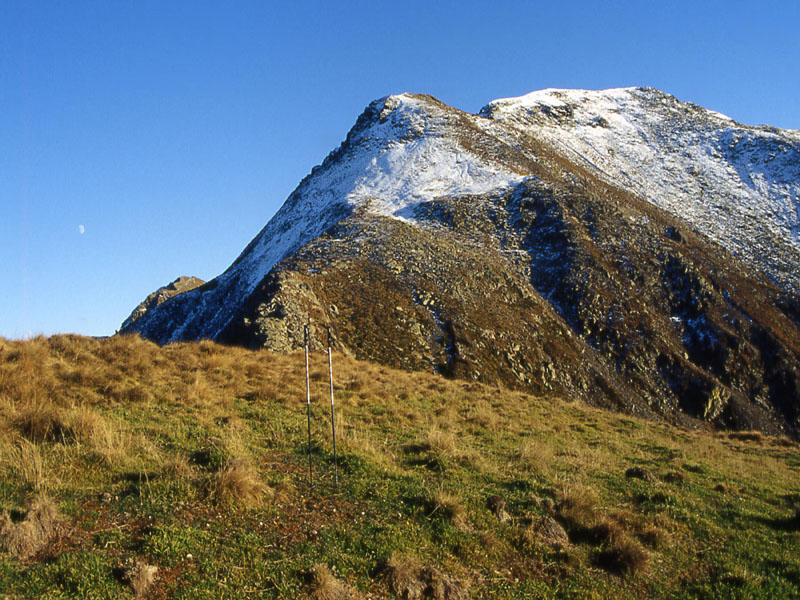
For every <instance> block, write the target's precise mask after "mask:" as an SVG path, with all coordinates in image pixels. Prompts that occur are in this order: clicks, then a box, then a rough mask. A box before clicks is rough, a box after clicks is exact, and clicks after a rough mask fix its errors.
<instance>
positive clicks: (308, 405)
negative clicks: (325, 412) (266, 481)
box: [303, 325, 314, 487]
mask: <svg viewBox="0 0 800 600" xmlns="http://www.w3.org/2000/svg"><path fill="white" fill-rule="evenodd" d="M303 339H304V344H305V348H306V414H307V416H308V481H309V483H310V484H311V487H314V474H313V472H312V470H311V380H310V378H309V376H308V325H303Z"/></svg>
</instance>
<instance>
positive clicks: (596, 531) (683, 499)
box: [0, 336, 800, 599]
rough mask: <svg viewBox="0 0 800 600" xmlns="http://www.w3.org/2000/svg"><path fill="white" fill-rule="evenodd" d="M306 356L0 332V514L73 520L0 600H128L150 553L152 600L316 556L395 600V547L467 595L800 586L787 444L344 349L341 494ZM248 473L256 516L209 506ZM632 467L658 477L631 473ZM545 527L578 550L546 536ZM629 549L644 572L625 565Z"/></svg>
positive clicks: (287, 567)
mask: <svg viewBox="0 0 800 600" xmlns="http://www.w3.org/2000/svg"><path fill="white" fill-rule="evenodd" d="M312 358H313V360H314V364H315V365H316V363H317V362H321V359H320V357H312ZM302 364H303V363H302V356H301V355H299V354H295V355H290V356H280V355H273V354H270V353H267V352H248V351H245V350H241V349H234V348H221V347H218V346H214V345H213V344H208V343H202V344H185V345H175V346H169V347H165V348H158V347H156V346H154V345H152V344H148V343H146V342H143V341H141V340H138V339H135V338H127V339H118V338H115V339H111V340H104V341H97V340H89V339H83V338H76V337H71V336H58V337H55V338H50V339H49V340H48V339H44V338H40V339H37V340H33V341H30V342H26V343H17V342H8V341H0V412H2V415H0V416H2V422H3V423H4V425H3V426H2V427H0V509H1V510H4V511H8V512H10V513H11V514H12V515H18V516H17V517H16V518H21V515H23V514H24V510H25V503H26V501H28V500H29V499H30V498H32V497H33V496H34V495H36V494H41V493H45V494H47V495H49V496H50V497H51V498H53V499H54V501H55V502H56V504H57V505H58V507H59V509H60V512H61V515H62V520H63V527H62V529H61V531H60V532H58V533H56V534H55V535H54V536H53V537H52V538H51V540H50V541H49V543H48V544H47V545H46V546H45V547H42V548H39V549H37V550H36V552H34V553H33V554H32V555H31V556H14V555H12V554H10V553H0V597H2V596H3V595H6V596H10V597H14V596H21V597H41V598H73V597H85V598H120V597H132V596H133V592H132V589H131V587H130V585H129V584H128V582H127V580H126V574H125V573H126V571H125V569H126V565H129V564H131V563H132V561H134V560H139V561H143V562H145V563H147V564H150V565H155V566H157V567H158V569H159V571H158V575H157V577H156V579H155V583H154V585H153V586H152V587H151V588H150V590H149V591H148V594H147V597H150V598H303V597H307V596H308V594H309V585H308V580H307V578H306V573H308V571H309V570H310V569H311V567H312V566H313V565H315V564H317V563H323V564H324V565H327V566H328V567H329V568H330V569H331V570H332V572H333V573H334V574H335V577H336V578H338V579H339V580H341V581H343V582H346V583H347V584H349V585H350V586H353V587H354V588H356V589H357V590H360V592H361V593H363V594H365V595H369V596H370V597H372V598H392V597H394V594H393V592H392V590H391V587H390V583H389V580H388V577H387V571H386V568H385V565H386V564H387V561H390V559H393V558H394V560H406V559H407V560H413V561H416V562H417V563H418V564H420V565H424V566H425V567H428V568H430V569H434V570H435V572H436V573H442V574H445V575H446V576H447V577H449V578H451V579H452V580H454V581H457V582H459V583H458V584H459V585H460V586H461V587H460V588H459V589H463V590H466V591H465V593H466V594H468V596H469V597H474V598H507V599H514V598H518V599H522V598H534V597H535V598H616V599H625V598H644V597H658V598H791V597H798V596H800V532H798V527H797V519H794V515H795V510H796V508H797V507H798V506H800V477H799V476H798V469H800V448H798V446H797V445H796V444H795V443H793V442H789V441H786V440H781V439H775V438H769V437H767V436H763V437H757V436H753V439H747V436H745V438H746V439H733V438H730V437H729V436H727V435H725V434H721V433H719V434H714V433H711V432H703V431H689V430H683V429H677V428H673V427H670V426H667V425H664V424H655V423H649V422H645V421H640V420H637V419H635V418H633V417H630V416H624V415H618V414H615V413H610V412H604V411H601V410H596V409H593V408H590V407H587V406H584V405H582V404H580V403H576V402H565V401H564V400H563V399H559V398H537V397H531V396H527V395H524V394H520V393H518V392H510V391H506V390H503V389H499V388H494V387H490V386H483V385H478V384H468V383H464V382H459V381H445V380H442V379H439V378H436V377H434V376H432V375H426V374H410V373H406V372H401V371H393V370H391V369H388V368H385V367H379V366H376V365H372V364H368V363H360V362H356V361H354V360H351V359H349V358H346V357H342V356H337V357H335V365H334V366H335V369H336V373H335V376H336V380H337V385H336V404H337V431H338V434H339V438H338V442H339V447H338V449H339V462H338V465H339V477H340V484H341V485H340V488H339V489H338V490H337V489H336V488H335V486H334V484H333V455H332V447H331V444H330V441H331V440H330V429H329V420H328V419H329V413H328V410H329V405H328V401H329V399H328V397H327V380H326V378H325V377H324V373H322V374H320V373H316V375H315V377H314V378H313V384H312V386H313V389H312V392H313V398H314V405H313V410H314V414H313V444H312V445H313V467H314V478H315V485H314V487H313V488H312V487H311V486H310V485H309V482H308V462H307V460H308V459H307V454H306V452H307V446H306V441H307V440H306V416H305V389H304V385H305V383H304V380H303V373H302ZM315 368H316V367H315ZM320 369H321V367H320ZM131 389H135V390H138V391H136V393H128V392H127V391H126V390H131ZM39 406H46V407H47V410H43V411H42V414H45V413H47V414H55V415H57V416H58V417H59V419H61V421H63V430H64V431H70V432H75V433H71V434H70V435H62V436H61V438H60V439H59V438H56V437H45V438H44V439H41V440H33V441H32V440H28V439H26V438H25V435H24V434H25V431H27V430H26V429H25V428H24V427H22V426H21V425H20V423H22V421H21V420H20V419H21V418H22V416H21V415H25V414H28V413H26V411H30V409H31V407H39ZM48 411H49V412H48ZM77 432H80V433H77ZM236 460H245V461H247V463H248V464H249V465H252V466H253V467H254V473H251V474H250V475H247V477H252V478H254V481H250V483H255V484H257V485H259V486H261V488H259V489H263V492H264V493H263V496H262V500H261V502H260V503H258V504H257V505H256V506H255V507H251V508H248V507H246V506H244V505H238V504H237V503H236V501H235V499H236V495H235V494H236V492H235V490H234V495H233V496H232V498H233V501H232V502H225V503H222V502H219V501H218V497H217V496H215V494H214V493H213V490H214V489H216V488H214V485H215V482H217V481H218V479H217V478H218V477H219V475H218V474H219V472H220V471H221V470H223V469H224V468H225V467H226V465H229V464H230V463H231V461H236ZM634 465H639V466H642V467H644V468H646V469H648V470H649V471H651V472H652V473H653V474H654V475H656V477H657V478H658V481H656V482H647V481H643V480H640V479H629V478H626V477H625V471H626V469H627V468H628V467H630V466H634ZM493 495H500V496H502V498H503V499H504V500H505V502H506V510H507V512H508V513H509V514H510V515H511V519H510V520H509V521H506V522H501V521H500V520H499V519H498V518H497V517H496V516H495V515H494V514H492V512H491V511H490V510H489V509H488V507H487V499H488V498H489V497H490V496H493ZM568 501H572V502H578V501H580V502H582V503H583V504H581V506H583V505H584V504H585V505H586V508H582V509H580V510H581V512H571V513H570V512H568V510H567V509H566V508H565V507H566V506H567V504H565V503H566V502H568ZM576 510H577V509H576ZM544 515H550V516H553V517H555V519H556V520H557V521H559V522H560V523H561V524H562V525H564V526H565V527H566V528H567V530H568V533H569V535H570V543H569V544H568V545H567V546H566V547H560V548H556V547H552V546H550V545H548V543H547V542H546V540H543V539H539V538H537V537H536V535H535V532H534V533H532V531H533V530H532V529H531V527H532V524H533V523H535V522H537V520H538V519H540V518H541V517H543V516H544ZM0 539H2V536H1V535H0ZM625 544H628V546H625ZM626 547H632V548H634V549H638V550H641V551H643V552H644V554H645V555H646V557H647V558H646V561H645V562H644V564H639V563H634V562H630V563H627V562H624V561H625V560H626V559H624V558H623V559H622V560H623V562H622V563H619V562H614V561H609V558H608V557H609V556H619V555H618V554H614V553H615V552H617V553H618V552H621V551H622V550H621V549H624V548H626ZM638 550H637V551H638ZM398 557H401V558H400V559H398ZM628 566H630V568H627V567H628Z"/></svg>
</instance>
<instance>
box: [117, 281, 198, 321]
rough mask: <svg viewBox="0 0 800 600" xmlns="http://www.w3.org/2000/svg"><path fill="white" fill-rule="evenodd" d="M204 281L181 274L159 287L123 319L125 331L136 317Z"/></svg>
mask: <svg viewBox="0 0 800 600" xmlns="http://www.w3.org/2000/svg"><path fill="white" fill-rule="evenodd" d="M204 283H205V281H203V280H202V279H198V278H197V277H185V276H181V277H178V278H177V279H176V280H175V281H172V282H170V283H168V284H167V285H165V286H163V287H160V288H158V289H157V290H156V291H155V292H153V293H151V294H150V295H149V296H147V298H145V299H144V300H143V301H142V302H141V304H139V306H137V307H136V308H134V309H133V312H132V313H131V314H130V315H129V316H128V318H127V319H125V321H123V323H122V330H123V331H124V330H127V329H129V328H130V326H131V325H132V324H133V322H134V321H136V319H139V318H140V317H143V316H144V315H145V313H147V311H149V310H152V309H154V308H155V307H156V306H158V305H159V304H161V303H162V302H166V301H167V300H169V299H170V298H173V297H174V296H177V295H178V294H182V293H183V292H188V291H189V290H193V289H195V288H196V287H200V286H201V285H203V284H204Z"/></svg>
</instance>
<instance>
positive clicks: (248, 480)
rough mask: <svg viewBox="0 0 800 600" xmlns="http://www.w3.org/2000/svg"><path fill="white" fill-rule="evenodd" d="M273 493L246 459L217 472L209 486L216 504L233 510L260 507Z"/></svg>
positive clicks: (234, 462)
mask: <svg viewBox="0 0 800 600" xmlns="http://www.w3.org/2000/svg"><path fill="white" fill-rule="evenodd" d="M271 491H272V490H271V489H270V488H268V487H267V486H266V485H265V484H264V483H263V482H262V481H261V479H260V477H259V475H258V472H257V471H256V470H255V469H254V468H253V467H252V465H250V463H248V462H247V461H246V460H244V459H236V460H233V461H231V462H229V463H228V464H227V465H225V466H224V467H223V468H222V469H220V470H219V471H217V473H215V474H214V476H213V477H212V480H211V483H210V486H209V492H210V495H211V497H212V499H213V500H214V502H216V503H217V504H220V505H224V506H229V507H232V508H236V507H245V508H253V507H255V506H259V505H260V504H262V503H263V502H264V499H265V497H266V496H268V495H271V494H270V492H271Z"/></svg>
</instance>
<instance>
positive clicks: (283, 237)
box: [134, 94, 522, 342]
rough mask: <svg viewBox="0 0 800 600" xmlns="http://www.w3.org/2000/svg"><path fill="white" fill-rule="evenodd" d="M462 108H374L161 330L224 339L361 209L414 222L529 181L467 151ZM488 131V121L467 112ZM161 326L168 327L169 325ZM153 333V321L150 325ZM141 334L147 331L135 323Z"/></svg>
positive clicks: (396, 99)
mask: <svg viewBox="0 0 800 600" xmlns="http://www.w3.org/2000/svg"><path fill="white" fill-rule="evenodd" d="M452 112H455V111H454V109H451V108H449V107H446V106H444V105H439V104H438V103H436V102H435V101H433V100H432V99H430V98H424V97H418V96H414V95H411V94H400V95H396V96H388V97H386V98H381V99H379V100H376V101H374V102H372V103H371V104H370V105H369V106H368V107H367V109H366V110H365V111H364V113H363V114H362V115H361V116H360V117H359V119H358V121H357V122H356V124H355V126H354V127H353V129H352V130H351V131H350V133H349V134H348V136H347V139H346V140H345V141H344V142H343V143H342V145H341V146H340V147H339V148H337V149H336V150H334V151H333V152H332V153H331V154H330V155H329V156H328V157H327V158H326V159H325V161H324V162H323V163H322V165H320V166H318V167H315V168H314V169H313V170H312V172H311V174H310V175H309V176H307V177H306V178H305V179H304V180H303V181H302V182H301V183H300V185H299V186H298V187H297V189H296V190H295V191H294V192H292V194H291V195H290V196H289V198H288V200H287V201H286V203H285V204H284V205H283V206H282V207H281V209H280V210H279V211H278V212H277V213H276V214H275V216H274V217H273V218H272V219H271V220H270V221H269V222H268V223H267V225H266V226H265V227H264V228H263V229H262V230H261V232H260V233H259V234H258V235H257V236H256V237H255V238H254V239H253V241H251V242H250V244H249V245H248V246H247V248H245V250H244V251H243V252H242V254H241V255H240V256H239V258H238V259H237V260H236V261H235V262H234V263H233V265H231V267H230V268H228V270H227V271H225V273H223V274H222V275H220V276H219V277H217V278H216V279H215V280H214V282H212V286H213V288H212V290H211V291H209V289H208V286H206V288H204V289H201V290H197V291H192V292H187V293H185V294H183V295H181V296H180V297H178V298H176V299H175V301H174V302H172V303H170V304H171V306H170V307H169V310H164V309H161V310H160V311H155V310H154V311H153V314H151V315H149V317H150V319H143V320H142V321H141V322H140V323H139V326H142V325H144V324H145V323H146V322H147V321H148V320H154V321H155V323H156V328H158V329H162V330H163V329H164V328H163V327H159V325H163V324H165V323H166V322H167V321H173V322H175V323H179V325H178V326H177V327H174V328H172V329H173V331H172V333H171V335H170V337H169V338H168V339H162V340H159V341H161V342H172V341H177V340H181V339H188V338H191V339H196V338H198V337H214V336H215V335H216V334H218V333H219V332H220V331H221V330H222V329H223V328H224V327H225V325H226V324H227V323H228V322H229V321H230V319H231V318H232V317H233V311H232V309H231V307H232V306H238V304H239V303H240V302H241V301H242V300H243V299H244V298H246V297H247V295H248V294H250V292H252V291H253V289H254V288H255V287H256V286H257V285H258V284H259V283H260V282H261V280H262V279H263V278H264V276H265V275H266V274H267V273H268V272H269V271H270V270H271V269H272V268H273V267H274V266H275V265H276V264H277V263H278V262H280V261H281V260H282V259H283V258H285V257H286V256H288V255H290V254H291V253H292V252H294V251H295V250H297V249H298V248H300V247H301V246H303V245H304V244H305V243H307V242H308V241H310V240H312V239H314V238H315V237H317V236H319V235H320V234H322V233H323V232H324V231H325V230H326V229H328V228H330V227H331V226H333V225H334V224H335V223H337V222H338V221H339V220H340V219H341V218H342V217H344V216H345V215H347V214H348V213H350V212H351V211H352V210H355V209H356V208H358V209H362V210H366V211H368V212H371V213H374V214H379V215H383V216H389V217H394V218H399V219H407V220H412V219H411V215H412V214H413V206H414V205H415V204H417V203H419V202H422V201H428V200H432V199H434V198H438V197H444V196H452V195H464V194H482V193H489V192H492V191H494V190H500V189H502V188H506V187H507V186H509V185H512V184H514V183H517V182H519V181H520V180H521V179H522V176H520V175H519V174H517V173H514V172H512V171H511V170H509V169H508V168H505V167H503V166H501V165H499V164H490V163H489V162H487V160H485V159H481V158H479V157H477V156H476V155H475V154H473V153H470V152H468V151H467V150H465V149H464V148H463V147H462V146H461V145H460V144H459V143H458V141H457V139H456V136H454V134H453V131H452V128H451V127H450V126H449V124H448V116H449V115H450V114H451V113H452ZM464 116H465V117H466V118H468V119H471V120H472V121H473V122H474V123H476V124H479V125H483V123H482V121H483V119H479V118H478V117H475V116H472V115H464ZM159 321H160V322H161V323H159ZM148 327H149V328H152V325H148ZM134 329H137V327H135V326H134Z"/></svg>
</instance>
